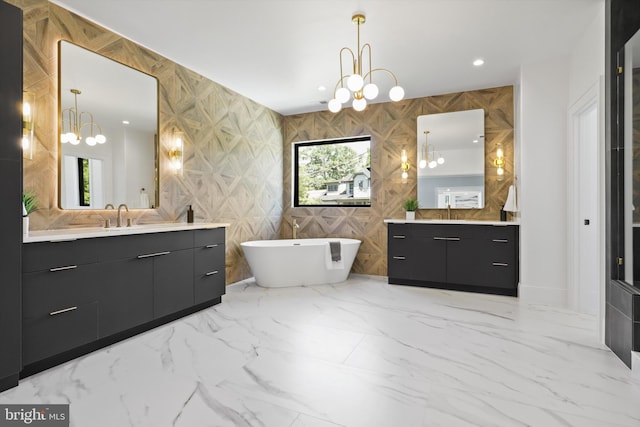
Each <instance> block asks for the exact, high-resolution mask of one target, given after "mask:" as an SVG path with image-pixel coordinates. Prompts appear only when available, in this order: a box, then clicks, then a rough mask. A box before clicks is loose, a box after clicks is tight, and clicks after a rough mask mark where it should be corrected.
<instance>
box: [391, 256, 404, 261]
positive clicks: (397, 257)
mask: <svg viewBox="0 0 640 427" xmlns="http://www.w3.org/2000/svg"><path fill="white" fill-rule="evenodd" d="M393 259H399V260H403V259H407V258H406V257H403V256H394V257H393Z"/></svg>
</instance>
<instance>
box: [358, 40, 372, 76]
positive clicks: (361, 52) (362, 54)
mask: <svg viewBox="0 0 640 427" xmlns="http://www.w3.org/2000/svg"><path fill="white" fill-rule="evenodd" d="M365 48H367V51H368V52H369V72H368V73H367V74H365V75H364V76H362V78H363V79H364V80H366V77H365V76H369V83H373V77H372V74H373V72H372V70H371V64H373V62H371V45H370V44H369V43H365V44H364V45H362V49H360V72H362V57H363V56H364V49H365ZM361 75H362V74H361Z"/></svg>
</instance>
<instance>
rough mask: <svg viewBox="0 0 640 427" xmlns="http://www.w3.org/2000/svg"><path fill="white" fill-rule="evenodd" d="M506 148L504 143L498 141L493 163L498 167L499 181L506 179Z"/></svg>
mask: <svg viewBox="0 0 640 427" xmlns="http://www.w3.org/2000/svg"><path fill="white" fill-rule="evenodd" d="M504 164H505V160H504V150H503V149H502V144H500V143H498V146H497V148H496V158H495V160H494V161H493V165H494V166H495V167H496V168H497V170H496V172H497V173H498V181H502V180H503V179H504Z"/></svg>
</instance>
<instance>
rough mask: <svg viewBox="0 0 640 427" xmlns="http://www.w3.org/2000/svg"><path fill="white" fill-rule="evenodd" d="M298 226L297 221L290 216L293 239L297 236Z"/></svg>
mask: <svg viewBox="0 0 640 427" xmlns="http://www.w3.org/2000/svg"><path fill="white" fill-rule="evenodd" d="M298 228H300V226H299V225H298V221H297V220H296V219H295V218H291V232H292V235H293V238H294V239H297V238H298Z"/></svg>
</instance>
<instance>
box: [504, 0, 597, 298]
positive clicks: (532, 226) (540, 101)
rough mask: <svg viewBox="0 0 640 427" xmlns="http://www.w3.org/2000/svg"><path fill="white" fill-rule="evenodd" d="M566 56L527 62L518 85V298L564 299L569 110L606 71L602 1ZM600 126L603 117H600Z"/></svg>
mask: <svg viewBox="0 0 640 427" xmlns="http://www.w3.org/2000/svg"><path fill="white" fill-rule="evenodd" d="M592 7H593V13H594V18H593V20H592V22H591V24H590V25H589V26H587V27H586V28H585V30H584V32H583V34H582V36H581V37H580V38H579V39H578V40H577V41H576V44H575V48H574V49H573V50H572V52H571V53H570V54H569V55H567V56H566V57H561V58H555V59H550V60H546V61H541V62H538V63H535V64H526V65H523V66H522V68H521V74H520V82H519V83H518V84H517V85H516V95H515V102H516V112H515V113H516V123H519V126H517V128H516V136H515V156H516V158H515V168H516V171H517V177H518V183H517V184H518V190H519V192H518V201H519V204H520V209H521V212H520V222H521V241H520V245H521V254H520V267H521V270H520V293H519V296H520V300H521V302H525V303H542V304H549V305H559V306H566V305H567V289H568V283H567V276H568V271H567V268H568V265H569V264H568V262H569V260H570V258H571V257H572V254H571V253H568V252H567V250H568V248H569V246H568V245H567V244H566V239H567V226H568V223H567V212H568V209H570V208H572V206H573V203H574V200H573V198H572V197H571V196H570V195H569V193H568V191H567V186H568V184H569V182H568V176H569V175H570V174H571V173H572V170H571V169H570V168H569V166H570V162H569V161H568V160H570V159H569V158H570V157H571V156H572V155H573V153H571V152H568V150H567V147H568V146H569V145H568V143H569V141H568V132H567V112H568V109H569V107H570V106H571V105H573V103H574V102H575V101H577V100H578V99H579V98H580V97H581V96H582V95H583V94H584V93H585V92H587V91H588V90H589V89H591V88H592V87H593V85H596V84H599V81H600V78H601V76H602V75H604V69H605V68H604V67H605V57H604V46H605V40H604V35H605V25H604V23H605V13H604V2H601V3H596V4H594V5H593V6H592ZM601 125H602V128H604V123H601Z"/></svg>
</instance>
